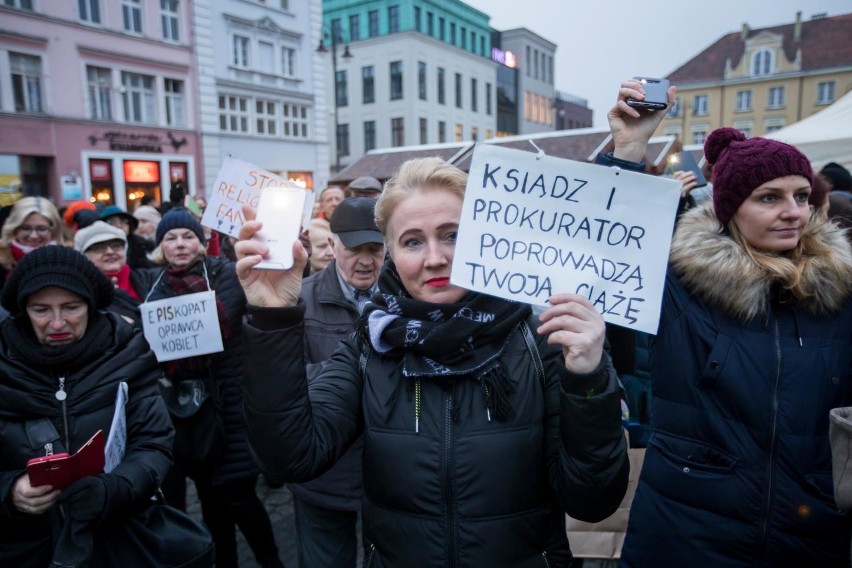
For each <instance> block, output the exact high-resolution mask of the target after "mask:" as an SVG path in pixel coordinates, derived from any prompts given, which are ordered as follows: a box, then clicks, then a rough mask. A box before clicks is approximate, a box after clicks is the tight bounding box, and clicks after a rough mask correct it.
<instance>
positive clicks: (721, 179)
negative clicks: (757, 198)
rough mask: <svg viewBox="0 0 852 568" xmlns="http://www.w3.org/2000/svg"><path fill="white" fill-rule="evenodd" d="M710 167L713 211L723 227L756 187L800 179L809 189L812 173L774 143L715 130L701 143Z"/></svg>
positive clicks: (800, 158) (790, 150) (796, 154)
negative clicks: (711, 171)
mask: <svg viewBox="0 0 852 568" xmlns="http://www.w3.org/2000/svg"><path fill="white" fill-rule="evenodd" d="M704 157H705V158H706V159H707V161H708V162H709V163H710V164H711V165H712V166H713V209H714V210H715V211H716V217H718V219H719V221H721V222H722V224H723V225H727V223H728V221H730V220H731V217H733V216H734V213H736V212H737V209H739V208H740V205H742V203H743V201H745V200H746V198H747V197H748V196H749V195H751V192H752V191H754V189H755V188H757V187H758V186H761V185H763V184H764V183H766V182H768V181H771V180H773V179H776V178H780V177H784V176H802V177H803V178H806V179H807V180H808V183H810V184H812V185H813V180H814V171H813V169H812V168H811V163H810V161H809V160H808V158H807V157H806V156H805V155H804V154H802V153H801V152H800V151H799V150H797V149H796V148H794V147H793V146H790V145H789V144H785V143H783V142H778V141H777V140H770V139H768V138H760V137H755V138H748V139H746V137H745V135H744V134H743V133H742V132H740V131H739V130H737V129H735V128H717V129H716V130H714V131H713V132H711V133H710V136H708V137H707V140H706V141H705V142H704Z"/></svg>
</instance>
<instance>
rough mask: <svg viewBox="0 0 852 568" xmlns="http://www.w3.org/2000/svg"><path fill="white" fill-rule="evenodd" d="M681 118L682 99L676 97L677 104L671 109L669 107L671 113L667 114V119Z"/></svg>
mask: <svg viewBox="0 0 852 568" xmlns="http://www.w3.org/2000/svg"><path fill="white" fill-rule="evenodd" d="M679 116H680V97H675V102H674V104H673V105H672V106H671V107H669V111H668V112H667V113H666V117H668V118H677V117H679Z"/></svg>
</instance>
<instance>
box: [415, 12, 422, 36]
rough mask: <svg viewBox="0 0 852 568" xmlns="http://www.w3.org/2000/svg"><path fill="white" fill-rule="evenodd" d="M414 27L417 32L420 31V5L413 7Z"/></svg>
mask: <svg viewBox="0 0 852 568" xmlns="http://www.w3.org/2000/svg"><path fill="white" fill-rule="evenodd" d="M414 29H415V30H417V31H418V32H419V31H421V30H420V7H419V6H415V7H414Z"/></svg>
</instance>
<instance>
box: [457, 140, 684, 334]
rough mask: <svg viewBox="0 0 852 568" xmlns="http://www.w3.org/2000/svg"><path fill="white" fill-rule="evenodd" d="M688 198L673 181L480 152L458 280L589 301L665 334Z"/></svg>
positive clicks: (535, 300) (511, 292)
mask: <svg viewBox="0 0 852 568" xmlns="http://www.w3.org/2000/svg"><path fill="white" fill-rule="evenodd" d="M679 195H680V184H679V183H678V182H675V181H672V180H667V179H660V178H655V177H653V176H649V175H645V174H639V173H635V172H628V171H625V170H621V169H618V168H607V167H602V166H596V165H592V164H584V163H581V162H575V161H571V160H564V159H560V158H552V157H549V156H543V157H541V158H540V159H536V155H535V154H533V153H531V152H522V151H519V150H510V149H506V148H500V147H496V146H489V145H482V144H480V145H477V147H476V150H475V151H474V155H473V161H472V163H471V169H470V177H469V178H468V184H467V190H466V193H465V198H464V205H463V208H462V216H461V224H460V227H459V234H458V239H457V244H456V253H455V258H454V260H453V272H452V276H451V280H452V282H453V284H457V285H459V286H463V287H464V288H467V289H470V290H478V291H481V292H485V293H487V294H491V295H494V296H499V297H502V298H507V299H512V300H517V301H520V302H525V303H529V304H538V305H545V304H546V303H547V299H548V298H549V297H550V296H551V295H553V294H557V293H564V292H572V293H576V294H581V295H583V296H585V297H587V298H589V300H591V302H592V303H593V304H594V305H595V307H596V308H597V309H598V311H600V312H601V313H602V314H603V316H604V319H605V320H606V321H608V322H610V323H614V324H616V325H621V326H624V327H629V328H632V329H638V330H640V331H645V332H648V333H656V330H657V325H658V322H659V316H660V303H661V299H662V293H663V284H664V282H665V273H666V265H667V259H668V254H669V244H670V241H671V235H672V226H673V224H674V218H675V212H676V210H677V203H678V199H679Z"/></svg>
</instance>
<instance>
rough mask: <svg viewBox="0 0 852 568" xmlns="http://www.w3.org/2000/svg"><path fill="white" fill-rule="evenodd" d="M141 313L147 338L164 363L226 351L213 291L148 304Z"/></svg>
mask: <svg viewBox="0 0 852 568" xmlns="http://www.w3.org/2000/svg"><path fill="white" fill-rule="evenodd" d="M139 310H140V311H141V312H142V329H143V330H144V332H145V339H147V340H148V345H150V346H151V350H152V351H153V352H154V354H155V355H156V356H157V361H159V362H161V363H162V362H164V361H173V360H174V359H184V358H186V357H195V356H196V355H206V354H208V353H219V352H220V351H222V350H223V347H222V333H221V331H220V330H219V315H218V313H217V312H216V292H215V291H213V290H210V291H208V292H197V293H195V294H184V295H182V296H174V297H172V298H166V299H164V300H157V301H155V302H145V303H144V304H141V305H140V306H139Z"/></svg>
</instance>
